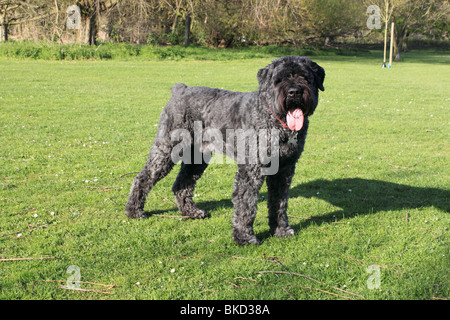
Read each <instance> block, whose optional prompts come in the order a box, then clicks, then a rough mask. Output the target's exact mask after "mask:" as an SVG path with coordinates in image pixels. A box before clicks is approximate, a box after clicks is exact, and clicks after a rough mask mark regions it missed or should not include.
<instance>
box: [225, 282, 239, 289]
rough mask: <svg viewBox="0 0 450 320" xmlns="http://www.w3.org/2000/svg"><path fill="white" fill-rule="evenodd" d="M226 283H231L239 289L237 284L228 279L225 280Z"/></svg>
mask: <svg viewBox="0 0 450 320" xmlns="http://www.w3.org/2000/svg"><path fill="white" fill-rule="evenodd" d="M225 282H226V283H229V284H231V285H232V286H233V287H235V288H236V289H239V286H238V285H237V284H234V283H233V282H230V281H228V280H225Z"/></svg>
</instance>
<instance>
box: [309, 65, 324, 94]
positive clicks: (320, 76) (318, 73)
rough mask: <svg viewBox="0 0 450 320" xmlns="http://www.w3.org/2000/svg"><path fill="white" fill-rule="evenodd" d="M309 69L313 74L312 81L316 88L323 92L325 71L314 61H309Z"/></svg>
mask: <svg viewBox="0 0 450 320" xmlns="http://www.w3.org/2000/svg"><path fill="white" fill-rule="evenodd" d="M309 67H310V68H311V70H312V71H313V73H314V80H315V81H316V85H317V88H319V89H320V90H322V91H325V88H324V87H323V81H324V80H325V70H324V69H323V68H322V67H321V66H319V65H318V64H317V63H315V62H314V61H311V60H310V61H309Z"/></svg>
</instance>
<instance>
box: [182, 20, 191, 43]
mask: <svg viewBox="0 0 450 320" xmlns="http://www.w3.org/2000/svg"><path fill="white" fill-rule="evenodd" d="M190 38H191V16H190V15H189V14H187V15H186V24H185V31H184V46H185V47H189V44H190V43H191V39H190Z"/></svg>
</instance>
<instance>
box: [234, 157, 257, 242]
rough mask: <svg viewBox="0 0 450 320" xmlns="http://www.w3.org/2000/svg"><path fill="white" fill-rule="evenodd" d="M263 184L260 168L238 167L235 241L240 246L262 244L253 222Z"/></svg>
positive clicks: (235, 188)
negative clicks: (254, 230)
mask: <svg viewBox="0 0 450 320" xmlns="http://www.w3.org/2000/svg"><path fill="white" fill-rule="evenodd" d="M263 182H264V176H263V175H262V174H261V168H260V167H259V166H250V165H238V170H237V172H236V177H235V183H234V191H233V204H234V215H233V239H234V241H235V242H236V243H237V244H239V245H243V244H260V241H259V240H258V239H257V238H256V236H255V235H254V233H253V222H254V221H255V218H256V210H257V202H258V195H259V189H260V188H261V186H262V184H263Z"/></svg>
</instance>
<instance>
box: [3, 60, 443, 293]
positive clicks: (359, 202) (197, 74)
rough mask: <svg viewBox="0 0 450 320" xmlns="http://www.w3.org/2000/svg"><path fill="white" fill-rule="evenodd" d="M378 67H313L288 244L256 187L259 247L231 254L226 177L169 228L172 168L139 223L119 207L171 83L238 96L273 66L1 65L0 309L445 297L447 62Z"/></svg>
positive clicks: (202, 190)
mask: <svg viewBox="0 0 450 320" xmlns="http://www.w3.org/2000/svg"><path fill="white" fill-rule="evenodd" d="M381 56H382V53H380V52H373V53H372V54H370V55H365V56H364V57H359V58H357V57H317V58H314V57H313V58H312V59H313V60H315V61H316V62H318V63H319V64H320V65H321V66H322V67H324V68H325V70H326V79H325V84H324V85H325V92H323V93H321V94H320V103H319V106H318V108H317V110H316V112H315V114H314V115H313V116H312V117H311V119H310V120H311V122H310V131H309V135H308V138H307V142H306V148H305V152H304V154H303V155H302V157H301V159H300V161H299V163H298V165H297V171H296V175H295V177H294V179H293V182H292V187H291V191H290V202H289V208H288V215H289V216H290V223H291V225H292V226H293V228H294V229H295V230H296V234H295V236H294V237H292V238H288V239H279V238H276V237H271V236H270V234H269V232H268V230H269V227H268V225H267V222H268V219H267V201H266V199H267V188H266V186H265V185H264V186H263V188H262V190H261V194H260V201H259V204H258V207H259V211H258V215H257V218H256V222H255V233H256V235H257V236H258V237H259V239H261V240H262V245H260V246H243V247H240V246H237V245H236V244H235V243H234V242H233V240H232V238H231V231H232V228H231V216H232V214H233V206H232V203H231V194H232V190H233V187H232V184H233V176H234V172H235V169H236V167H235V165H232V164H215V165H211V166H210V167H208V169H207V171H206V172H205V174H204V176H203V177H202V179H201V180H199V182H198V185H197V189H196V191H195V200H196V202H197V204H198V206H199V207H200V208H202V209H205V210H207V211H208V213H209V216H208V218H206V219H204V220H185V219H181V218H180V217H179V215H180V214H179V212H178V211H177V209H176V206H175V205H174V203H173V195H172V191H171V186H172V183H173V181H174V179H175V177H176V174H177V172H178V168H179V166H176V167H175V169H174V170H173V171H172V172H171V173H170V175H169V176H167V177H166V178H165V179H164V180H162V181H161V182H160V183H159V184H158V185H157V186H156V187H155V188H154V189H153V190H152V192H151V193H150V195H149V197H148V200H147V204H146V208H145V209H146V211H148V212H151V213H152V214H153V215H152V216H151V217H150V218H149V219H145V220H131V219H128V218H127V217H126V216H125V215H124V206H125V203H126V200H127V196H128V191H129V188H130V185H131V181H132V179H133V177H134V176H135V174H136V172H137V171H139V170H140V169H141V168H142V166H143V165H144V163H145V160H146V158H147V154H148V151H149V149H150V146H151V143H152V141H153V138H154V136H155V133H156V129H157V123H158V118H159V114H160V112H161V110H162V108H163V107H164V106H165V104H166V102H167V101H168V99H169V98H170V88H171V86H172V85H173V84H175V83H177V82H183V83H185V84H187V85H202V86H210V87H217V88H224V89H229V90H237V91H253V90H256V88H257V81H256V73H257V71H258V70H259V68H262V67H264V66H265V65H267V64H268V63H270V60H271V59H247V60H238V59H237V60H229V61H194V60H192V61H187V60H181V61H159V60H155V61H73V62H67V61H63V62H59V61H31V60H21V61H20V60H1V61H0V111H1V112H0V129H1V135H0V299H357V300H362V299H448V298H449V297H450V294H449V284H450V283H449V270H450V268H449V265H450V264H449V262H450V252H449V231H448V227H449V207H450V204H449V198H450V184H449V178H450V172H449V151H450V148H449V121H450V118H449V104H450V90H449V89H450V86H449V81H448V80H449V74H450V64H449V63H450V56H449V55H444V54H443V53H430V52H425V53H418V52H414V53H410V54H405V56H404V59H405V60H404V61H403V62H401V63H395V64H394V67H393V68H392V69H389V70H388V69H381ZM274 58H275V57H274ZM68 271H69V272H68ZM67 280H69V287H71V288H73V287H75V288H79V289H82V290H84V291H81V290H78V291H75V290H69V289H70V288H67V285H68V283H67ZM74 281H80V282H74Z"/></svg>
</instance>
